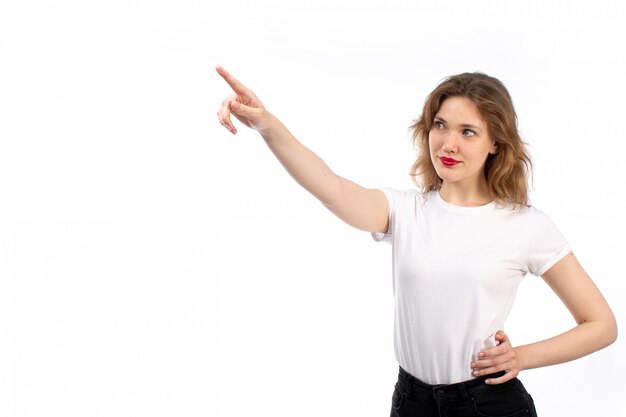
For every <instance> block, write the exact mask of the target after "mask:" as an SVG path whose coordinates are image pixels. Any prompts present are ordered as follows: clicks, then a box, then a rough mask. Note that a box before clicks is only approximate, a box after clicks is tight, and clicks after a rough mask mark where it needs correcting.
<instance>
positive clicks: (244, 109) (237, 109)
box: [230, 101, 252, 116]
mask: <svg viewBox="0 0 626 417" xmlns="http://www.w3.org/2000/svg"><path fill="white" fill-rule="evenodd" d="M230 109H231V110H232V111H233V113H236V114H239V115H241V116H246V115H249V114H250V111H251V110H252V108H251V107H248V106H246V105H245V104H241V103H239V102H238V101H233V102H232V103H230Z"/></svg>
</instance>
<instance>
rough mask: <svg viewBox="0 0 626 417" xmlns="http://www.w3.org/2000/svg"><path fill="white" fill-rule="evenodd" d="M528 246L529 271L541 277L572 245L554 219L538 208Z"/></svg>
mask: <svg viewBox="0 0 626 417" xmlns="http://www.w3.org/2000/svg"><path fill="white" fill-rule="evenodd" d="M535 215H536V217H535V219H534V224H533V225H532V227H530V230H531V236H530V242H529V248H528V264H527V266H528V272H530V273H531V274H533V275H535V276H537V277H539V276H541V275H542V274H543V273H544V272H546V271H547V270H548V269H550V267H552V265H554V264H555V263H557V262H558V261H559V260H561V258H563V257H564V256H565V255H567V254H568V253H569V252H570V251H571V250H572V247H571V246H570V244H569V243H568V242H567V240H565V237H564V236H563V234H562V233H561V231H560V230H559V229H558V228H557V227H556V225H555V224H554V222H553V221H552V219H550V217H549V216H548V215H547V214H545V213H544V212H542V211H541V210H536V212H535Z"/></svg>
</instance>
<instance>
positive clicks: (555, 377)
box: [0, 0, 626, 417]
mask: <svg viewBox="0 0 626 417" xmlns="http://www.w3.org/2000/svg"><path fill="white" fill-rule="evenodd" d="M625 17H626V15H625V8H624V6H623V5H622V3H620V2H593V3H589V2H573V1H553V2H545V1H527V2H505V1H495V0H494V1H472V2H463V1H428V2H426V1H399V0H395V1H389V0H386V1H382V0H377V1H363V0H359V1H356V0H354V1H344V2H338V1H336V0H333V1H331V0H316V1H311V2H304V1H252V0H248V1H244V0H229V1H224V2H220V3H218V2H216V1H200V0H195V1H192V0H176V1H174V0H161V1H154V0H151V1H147V0H145V1H144V0H134V1H114V0H113V1H112V0H106V1H104V0H101V1H69V0H62V1H56V2H48V1H19V2H17V1H10V0H2V1H0V415H1V416H10V417H23V416H24V417H25V416H29V417H30V416H32V417H46V416H63V417H71V416H80V417H83V416H91V417H96V416H151V417H154V416H219V417H239V416H316V417H318V416H322V415H323V416H359V417H368V416H372V417H374V416H386V415H389V410H390V406H391V394H392V391H393V385H394V383H395V381H396V376H397V363H396V362H395V358H394V356H393V344H392V326H393V298H392V288H391V258H390V254H391V246H390V245H388V244H384V243H375V242H374V241H373V240H372V239H371V237H370V236H369V234H368V233H366V232H362V231H359V230H357V229H354V228H351V227H350V226H348V225H346V224H345V223H343V222H342V221H341V220H339V219H338V218H336V217H334V216H333V214H332V213H331V212H329V211H328V210H326V209H325V208H324V207H323V206H322V205H321V203H319V202H318V201H317V200H315V198H313V197H312V196H311V195H310V194H308V192H306V191H305V190H304V189H302V188H301V187H300V186H299V185H298V184H297V183H296V182H295V181H294V180H293V179H292V178H291V177H290V176H289V175H288V174H287V173H286V171H285V170H284V169H283V167H282V166H281V165H280V164H279V163H278V162H277V160H276V159H275V157H274V156H273V154H272V153H271V152H270V151H269V149H268V148H267V146H266V145H265V143H264V142H263V140H262V139H261V137H260V135H258V134H257V133H256V132H254V131H252V130H250V129H247V128H246V127H245V126H243V125H241V124H240V123H239V122H238V121H236V120H235V121H234V123H235V125H236V126H237V128H238V130H239V133H238V134H237V135H232V134H231V133H229V132H228V131H227V130H226V129H224V128H223V127H222V126H221V125H220V124H219V122H218V120H217V117H216V115H215V112H216V110H217V108H218V106H219V105H220V103H221V101H222V100H223V99H224V98H226V97H227V96H228V95H230V94H231V91H230V89H229V87H228V85H227V84H226V83H225V82H224V81H223V80H222V79H221V78H220V77H219V75H218V74H217V73H216V72H215V69H214V68H215V65H216V64H221V65H222V66H224V67H225V68H226V69H227V70H229V71H231V72H232V73H233V74H234V75H235V76H236V77H238V78H239V79H240V80H241V81H242V82H243V83H244V84H246V85H247V86H249V87H250V88H251V89H252V90H253V91H255V92H256V94H257V95H258V96H259V98H260V99H261V100H262V101H263V103H264V104H265V106H266V107H267V109H268V110H270V111H271V112H272V113H274V114H275V115H276V116H277V117H279V118H280V119H281V120H282V121H283V123H285V124H286V125H287V126H288V128H289V129H290V131H291V132H292V133H293V134H294V135H295V136H296V137H297V138H298V139H299V140H300V141H301V142H302V143H304V144H305V145H306V146H307V147H309V148H310V149H311V150H313V151H314V152H316V153H317V154H318V155H320V156H321V157H322V158H323V159H324V160H325V161H326V162H327V163H328V165H329V166H330V167H331V168H332V169H333V170H334V171H335V172H336V173H337V174H339V175H342V176H345V177H347V178H350V179H351V180H353V181H355V182H357V183H359V184H361V185H363V186H366V187H371V188H374V187H382V186H392V187H396V188H410V187H412V186H413V185H412V183H411V181H410V178H409V176H408V170H409V168H410V166H411V164H412V162H413V160H414V158H415V154H414V152H413V150H412V148H411V144H410V142H409V133H408V130H407V128H408V125H409V124H410V122H411V121H412V119H413V118H415V117H417V116H419V113H420V111H421V108H422V105H423V102H424V100H425V98H426V95H427V94H428V93H429V92H430V91H431V90H432V89H434V88H435V87H436V85H437V84H438V83H439V82H440V81H441V80H442V79H443V78H445V77H446V76H448V75H452V74H456V73H459V72H465V71H470V72H471V71H483V72H486V73H487V74H489V75H492V76H495V77H497V78H499V79H500V80H502V81H503V82H504V84H505V85H506V86H507V88H508V89H509V92H510V93H511V95H512V97H513V100H514V104H515V106H516V110H517V113H518V117H519V128H520V132H521V134H522V136H523V137H524V139H525V140H527V141H528V142H529V143H530V152H531V155H532V157H533V159H534V162H535V176H534V183H533V184H532V193H531V202H532V204H534V205H535V206H536V207H538V208H539V209H541V210H543V211H545V212H546V213H547V214H548V215H549V216H550V217H551V218H552V220H553V221H554V222H555V224H556V225H557V227H559V229H560V230H561V232H562V233H563V234H564V236H565V237H566V239H568V241H569V242H570V244H571V245H572V246H573V248H574V251H575V253H576V255H577V258H578V259H579V260H580V262H581V263H582V265H583V267H584V268H585V270H586V271H587V272H588V273H589V274H590V276H591V277H592V278H593V279H594V281H595V282H596V284H597V285H598V286H599V288H600V289H601V291H602V292H603V294H604V295H605V297H606V298H607V300H608V301H609V304H610V305H611V307H612V308H613V311H614V313H615V315H616V316H617V318H618V323H620V324H622V323H624V319H625V318H626V313H625V309H624V303H623V299H624V295H625V294H626V282H625V280H624V272H623V255H622V252H621V251H620V246H622V244H623V239H624V238H623V236H624V234H625V233H626V225H625V222H624V220H623V213H624V211H625V210H626V193H625V192H624V186H623V181H624V179H625V175H624V162H623V161H624V158H625V157H626V147H625V146H624V142H625V140H624V139H625V137H626V134H625V132H626V126H624V122H623V121H624V109H625V108H626V98H625V97H626V83H624V78H623V74H625V73H626V58H625V53H624V51H625V45H626V32H625V31H624V30H623V21H624V18H625ZM575 324H576V323H575V322H574V320H573V319H572V317H571V315H570V314H569V312H568V311H567V309H566V308H565V307H564V306H563V304H561V302H560V300H559V299H558V297H556V295H555V294H554V293H553V292H551V290H550V288H549V287H548V286H547V285H546V284H545V283H544V282H543V281H542V280H541V279H540V278H537V277H534V276H532V275H528V276H527V277H526V279H525V280H524V281H523V283H522V285H521V286H520V290H519V292H518V298H517V300H516V303H515V306H514V308H513V311H512V313H511V316H510V318H509V320H508V321H507V328H506V331H507V333H508V334H509V336H510V338H511V340H512V342H513V344H514V345H521V344H526V343H531V342H535V341H538V340H542V339H546V338H549V337H552V336H555V335H557V334H559V333H562V332H564V331H566V330H568V329H570V328H571V327H573V326H575ZM625 357H626V355H624V341H623V338H619V339H618V341H617V342H616V343H614V344H613V345H611V346H609V347H608V348H606V349H604V350H601V351H599V352H596V353H594V354H592V355H589V356H586V357H584V358H582V359H580V360H577V361H573V362H568V363H565V364H560V365H556V366H550V367H544V368H538V369H531V370H526V371H523V372H522V373H520V375H519V378H520V380H522V382H523V383H524V385H525V386H526V388H527V389H528V391H529V392H530V393H531V395H533V398H534V399H535V403H536V406H537V409H538V412H539V415H542V416H553V417H556V416H568V417H573V416H589V415H598V416H618V415H620V414H619V411H616V410H623V400H622V396H623V392H624V389H625V388H626V384H625V383H624V377H623V375H624V372H625V371H626V359H625Z"/></svg>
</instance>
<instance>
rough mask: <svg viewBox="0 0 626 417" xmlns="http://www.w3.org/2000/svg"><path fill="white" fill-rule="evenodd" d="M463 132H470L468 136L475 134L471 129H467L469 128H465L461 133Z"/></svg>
mask: <svg viewBox="0 0 626 417" xmlns="http://www.w3.org/2000/svg"><path fill="white" fill-rule="evenodd" d="M465 132H470V133H471V135H470V136H474V135H475V133H474V132H473V131H472V130H469V129H465V130H464V131H463V133H465Z"/></svg>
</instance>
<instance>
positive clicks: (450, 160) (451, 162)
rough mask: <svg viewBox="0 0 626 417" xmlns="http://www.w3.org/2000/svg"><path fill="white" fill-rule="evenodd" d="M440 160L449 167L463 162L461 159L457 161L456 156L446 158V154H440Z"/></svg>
mask: <svg viewBox="0 0 626 417" xmlns="http://www.w3.org/2000/svg"><path fill="white" fill-rule="evenodd" d="M439 160H441V163H442V164H444V165H445V166H447V167H451V166H454V165H456V164H458V163H460V162H461V161H457V160H456V159H454V158H446V157H445V156H440V157H439Z"/></svg>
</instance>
